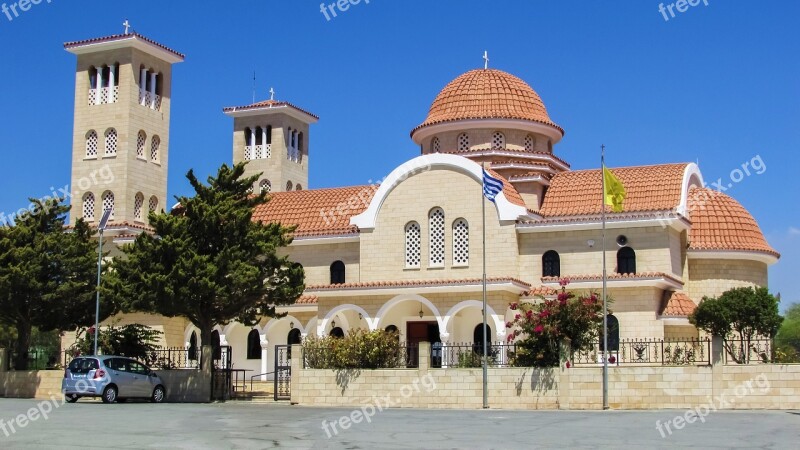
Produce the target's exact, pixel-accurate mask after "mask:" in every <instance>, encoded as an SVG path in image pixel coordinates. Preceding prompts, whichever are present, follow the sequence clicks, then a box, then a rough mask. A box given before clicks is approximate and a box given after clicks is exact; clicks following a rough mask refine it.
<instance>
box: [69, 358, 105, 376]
mask: <svg viewBox="0 0 800 450" xmlns="http://www.w3.org/2000/svg"><path fill="white" fill-rule="evenodd" d="M99 367H100V366H99V363H98V362H97V360H96V359H94V358H76V359H73V360H72V362H70V363H69V371H70V372H72V373H89V371H90V370H96V369H97V368H99Z"/></svg>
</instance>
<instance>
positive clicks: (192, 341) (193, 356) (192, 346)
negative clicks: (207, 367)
mask: <svg viewBox="0 0 800 450" xmlns="http://www.w3.org/2000/svg"><path fill="white" fill-rule="evenodd" d="M198 359H199V358H198V357H197V333H195V332H194V331H192V336H191V337H190V338H189V361H197V360H198Z"/></svg>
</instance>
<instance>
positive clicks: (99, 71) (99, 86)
mask: <svg viewBox="0 0 800 450" xmlns="http://www.w3.org/2000/svg"><path fill="white" fill-rule="evenodd" d="M103 72H105V69H103V68H102V67H101V68H99V69H97V95H96V96H95V97H94V104H95V105H99V104H100V99H101V97H102V96H103V93H102V91H103Z"/></svg>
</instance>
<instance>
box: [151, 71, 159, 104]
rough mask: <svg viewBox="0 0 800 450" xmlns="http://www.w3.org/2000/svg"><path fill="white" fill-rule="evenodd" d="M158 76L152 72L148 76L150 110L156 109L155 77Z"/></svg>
mask: <svg viewBox="0 0 800 450" xmlns="http://www.w3.org/2000/svg"><path fill="white" fill-rule="evenodd" d="M157 75H158V74H157V73H155V72H153V73H151V74H150V108H152V109H156V76H157Z"/></svg>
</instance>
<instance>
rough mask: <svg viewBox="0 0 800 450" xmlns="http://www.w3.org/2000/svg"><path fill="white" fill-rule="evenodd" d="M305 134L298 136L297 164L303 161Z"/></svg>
mask: <svg viewBox="0 0 800 450" xmlns="http://www.w3.org/2000/svg"><path fill="white" fill-rule="evenodd" d="M303 140H304V139H303V133H298V134H297V162H302V161H303Z"/></svg>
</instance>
